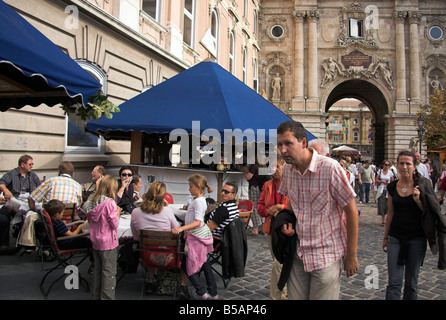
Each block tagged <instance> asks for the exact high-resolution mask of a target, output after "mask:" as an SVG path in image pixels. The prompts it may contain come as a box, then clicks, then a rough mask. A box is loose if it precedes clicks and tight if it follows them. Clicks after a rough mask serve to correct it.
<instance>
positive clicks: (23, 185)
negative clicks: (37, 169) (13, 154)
mask: <svg viewBox="0 0 446 320" xmlns="http://www.w3.org/2000/svg"><path fill="white" fill-rule="evenodd" d="M33 165H34V163H33V158H32V157H31V156H29V155H27V154H25V155H23V156H21V157H20V158H19V166H18V167H17V168H14V169H12V170H9V171H8V172H6V173H5V174H4V175H3V177H2V178H1V179H0V192H3V194H4V196H5V199H10V198H12V197H18V196H19V195H20V193H21V192H23V193H31V192H32V191H33V190H34V189H35V188H37V187H38V186H39V185H40V179H39V177H38V176H37V174H35V173H34V172H33V171H31V169H32V167H33Z"/></svg>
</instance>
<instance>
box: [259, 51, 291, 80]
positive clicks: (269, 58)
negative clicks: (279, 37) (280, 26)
mask: <svg viewBox="0 0 446 320" xmlns="http://www.w3.org/2000/svg"><path fill="white" fill-rule="evenodd" d="M262 65H263V67H267V66H271V65H281V66H282V67H281V69H282V71H281V72H280V74H284V73H285V71H284V70H285V68H286V69H287V71H288V73H291V72H292V63H291V61H289V60H288V56H287V55H286V54H285V53H283V52H281V51H273V52H270V53H268V54H267V55H266V60H264V61H262ZM271 69H272V68H270V71H269V74H270V75H274V74H276V72H275V71H271Z"/></svg>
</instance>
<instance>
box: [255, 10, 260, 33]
mask: <svg viewBox="0 0 446 320" xmlns="http://www.w3.org/2000/svg"><path fill="white" fill-rule="evenodd" d="M258 25H259V18H258V14H257V10H254V34H255V35H257V32H258Z"/></svg>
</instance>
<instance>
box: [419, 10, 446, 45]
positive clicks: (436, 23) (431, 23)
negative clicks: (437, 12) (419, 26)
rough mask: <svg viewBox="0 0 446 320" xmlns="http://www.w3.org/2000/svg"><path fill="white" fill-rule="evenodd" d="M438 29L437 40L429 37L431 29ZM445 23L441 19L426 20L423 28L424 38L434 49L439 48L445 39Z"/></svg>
mask: <svg viewBox="0 0 446 320" xmlns="http://www.w3.org/2000/svg"><path fill="white" fill-rule="evenodd" d="M435 27H436V28H439V30H438V32H441V33H442V34H441V36H440V37H439V38H433V37H432V36H431V35H430V32H431V28H435ZM445 31H446V23H445V20H444V19H443V18H441V17H431V18H428V19H427V20H426V26H425V27H424V36H425V37H426V38H427V39H428V40H429V41H430V43H431V44H432V45H433V46H434V47H435V48H439V47H440V46H441V45H443V41H444V39H445V38H446V32H445Z"/></svg>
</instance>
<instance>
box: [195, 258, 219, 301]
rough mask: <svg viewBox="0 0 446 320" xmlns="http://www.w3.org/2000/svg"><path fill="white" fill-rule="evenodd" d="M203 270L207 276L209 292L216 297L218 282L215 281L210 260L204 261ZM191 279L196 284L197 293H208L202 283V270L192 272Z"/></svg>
mask: <svg viewBox="0 0 446 320" xmlns="http://www.w3.org/2000/svg"><path fill="white" fill-rule="evenodd" d="M201 271H203V272H204V277H205V278H206V284H207V286H208V288H207V289H208V290H207V291H208V292H209V294H210V295H211V296H213V297H215V296H216V295H217V294H218V293H217V283H216V282H215V278H214V273H213V271H212V268H211V265H210V264H209V262H208V261H206V262H205V263H203V266H202V267H201ZM189 280H190V282H191V283H192V285H193V286H194V288H195V290H196V291H197V294H198V295H200V296H202V295H203V294H205V293H206V289H205V288H204V287H203V286H202V285H201V281H200V271H198V272H196V273H194V274H192V275H190V276H189Z"/></svg>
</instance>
